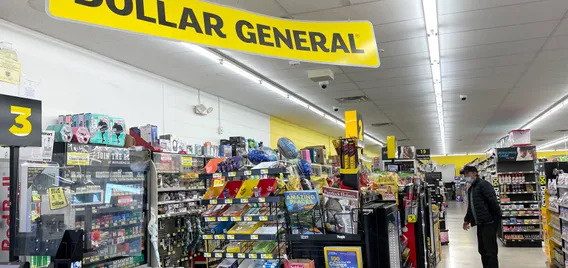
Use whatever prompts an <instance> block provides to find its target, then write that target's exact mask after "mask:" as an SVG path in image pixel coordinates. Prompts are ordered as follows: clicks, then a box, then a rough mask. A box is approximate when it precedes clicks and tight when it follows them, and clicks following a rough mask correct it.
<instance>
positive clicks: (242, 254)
mask: <svg viewBox="0 0 568 268" xmlns="http://www.w3.org/2000/svg"><path fill="white" fill-rule="evenodd" d="M237 258H239V259H244V258H246V255H245V254H244V253H237Z"/></svg>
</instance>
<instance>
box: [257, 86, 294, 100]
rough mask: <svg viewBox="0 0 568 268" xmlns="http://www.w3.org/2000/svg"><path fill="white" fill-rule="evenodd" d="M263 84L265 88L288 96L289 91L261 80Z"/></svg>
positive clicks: (285, 96)
mask: <svg viewBox="0 0 568 268" xmlns="http://www.w3.org/2000/svg"><path fill="white" fill-rule="evenodd" d="M261 85H263V86H264V87H265V88H267V89H268V90H270V91H272V92H274V93H276V94H278V95H280V96H282V97H284V98H288V93H286V92H284V91H283V90H281V89H279V88H277V87H275V86H273V85H272V84H270V83H266V82H261Z"/></svg>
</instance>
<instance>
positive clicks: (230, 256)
mask: <svg viewBox="0 0 568 268" xmlns="http://www.w3.org/2000/svg"><path fill="white" fill-rule="evenodd" d="M225 257H227V258H234V257H235V254H233V253H228V252H227V253H225Z"/></svg>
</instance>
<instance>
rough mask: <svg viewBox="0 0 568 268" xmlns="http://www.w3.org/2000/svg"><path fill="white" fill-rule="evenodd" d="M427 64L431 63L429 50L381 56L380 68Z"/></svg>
mask: <svg viewBox="0 0 568 268" xmlns="http://www.w3.org/2000/svg"><path fill="white" fill-rule="evenodd" d="M425 64H430V54H428V52H422V53H414V54H407V55H401V56H392V57H383V58H381V66H380V67H379V68H383V69H387V68H399V67H405V66H413V65H425ZM342 69H343V68H342ZM343 70H345V69H343ZM347 70H348V71H352V70H354V69H351V68H348V69H347ZM357 70H361V69H357ZM367 70H368V69H367Z"/></svg>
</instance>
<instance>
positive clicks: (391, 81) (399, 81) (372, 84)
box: [355, 74, 432, 89]
mask: <svg viewBox="0 0 568 268" xmlns="http://www.w3.org/2000/svg"><path fill="white" fill-rule="evenodd" d="M426 81H432V75H430V74H423V75H417V76H407V77H395V78H388V79H381V80H375V81H361V82H355V83H356V84H357V85H358V86H359V87H360V88H361V89H365V88H376V87H377V86H381V87H388V86H398V85H412V84H418V83H422V82H426Z"/></svg>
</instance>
